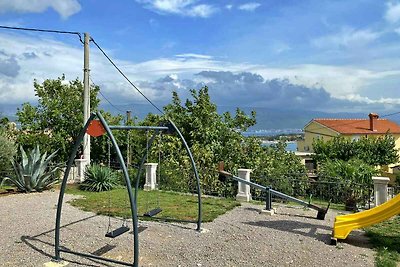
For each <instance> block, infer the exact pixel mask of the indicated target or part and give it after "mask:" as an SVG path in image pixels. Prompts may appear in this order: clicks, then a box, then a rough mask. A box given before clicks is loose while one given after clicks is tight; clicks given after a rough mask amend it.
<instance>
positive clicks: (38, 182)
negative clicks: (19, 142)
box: [2, 146, 60, 193]
mask: <svg viewBox="0 0 400 267" xmlns="http://www.w3.org/2000/svg"><path fill="white" fill-rule="evenodd" d="M20 151H21V162H18V161H17V160H14V161H12V165H13V168H14V172H15V174H14V176H11V177H6V178H4V180H3V182H2V183H4V182H6V181H9V182H11V183H12V184H14V185H15V186H16V187H17V188H18V190H19V191H22V192H26V193H29V192H32V191H37V192H41V191H43V190H46V189H48V188H50V187H51V186H52V185H53V184H55V183H56V182H57V181H58V176H57V175H56V174H57V171H58V170H59V169H60V166H59V165H56V166H52V167H49V163H50V162H51V160H52V159H53V158H54V157H55V155H56V153H57V151H55V152H54V153H52V154H51V155H50V156H48V157H47V152H45V153H44V154H43V155H41V153H40V149H39V146H36V148H34V149H32V150H31V151H30V153H28V154H27V153H26V152H25V150H24V148H23V147H22V146H21V147H20Z"/></svg>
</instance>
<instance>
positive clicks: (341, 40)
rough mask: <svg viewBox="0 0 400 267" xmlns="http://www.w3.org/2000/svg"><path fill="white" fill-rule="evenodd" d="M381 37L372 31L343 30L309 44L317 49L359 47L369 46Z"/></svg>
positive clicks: (378, 33)
mask: <svg viewBox="0 0 400 267" xmlns="http://www.w3.org/2000/svg"><path fill="white" fill-rule="evenodd" d="M380 36H381V33H380V32H374V31H372V30H369V29H366V30H356V29H353V28H348V27H347V28H343V29H342V30H341V31H340V32H338V33H335V34H331V35H326V36H322V37H319V38H317V39H314V40H312V41H311V44H312V45H314V46H315V47H318V48H330V47H334V48H336V47H359V46H363V45H366V44H369V43H371V42H373V41H375V40H376V39H378V38H379V37H380Z"/></svg>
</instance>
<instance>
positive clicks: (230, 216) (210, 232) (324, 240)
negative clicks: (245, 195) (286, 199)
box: [0, 191, 374, 267]
mask: <svg viewBox="0 0 400 267" xmlns="http://www.w3.org/2000/svg"><path fill="white" fill-rule="evenodd" d="M73 197H74V196H70V195H66V196H65V199H66V200H67V201H68V200H70V199H72V198H73ZM57 198H58V192H57V191H55V192H51V191H47V192H44V193H33V194H16V195H10V196H3V197H0V211H1V216H0V231H1V238H0V266H43V264H45V263H47V262H50V260H51V257H52V256H53V254H54V247H53V244H54V222H55V213H56V203H57ZM274 206H275V207H276V208H277V214H275V215H274V216H268V215H265V214H259V213H258V210H257V209H259V208H260V207H261V206H256V205H253V204H243V205H242V206H241V207H238V208H235V209H234V210H232V211H230V212H228V213H227V214H225V215H223V216H220V217H219V218H217V219H216V220H214V222H212V223H205V224H203V227H204V228H205V229H206V230H205V231H203V232H202V233H199V232H197V231H195V230H194V229H195V226H194V225H180V224H166V223H157V222H141V223H140V225H141V226H143V227H147V228H146V229H145V230H143V231H142V232H141V233H140V241H139V242H140V266H321V265H323V266H335V267H337V266H374V252H373V250H372V249H371V248H369V246H368V242H367V239H366V237H365V236H364V235H363V233H362V232H361V231H356V232H353V233H352V235H351V236H350V237H349V238H348V239H347V240H346V242H341V243H339V245H338V246H336V247H335V246H330V245H329V241H330V234H331V231H332V228H331V227H332V225H333V220H334V216H335V215H336V214H335V213H334V212H332V211H330V212H329V213H328V214H327V218H326V219H325V220H324V221H320V220H316V219H314V217H315V215H316V212H315V211H313V210H304V209H302V208H298V207H286V206H283V205H276V204H274ZM62 218H63V220H62V225H63V226H64V227H63V228H62V230H61V245H62V246H65V247H67V248H69V249H72V250H79V251H82V252H86V253H95V254H96V253H97V254H99V253H104V254H102V256H105V257H110V258H114V259H118V260H126V261H131V259H132V255H133V249H132V246H133V245H132V244H133V238H132V235H131V234H124V235H121V236H119V237H118V238H115V239H109V238H105V237H104V234H105V232H106V229H107V224H108V218H107V217H104V216H98V215H95V214H93V213H90V212H84V211H81V210H79V209H77V208H75V207H72V206H70V205H68V204H67V205H64V207H63V217H62ZM112 223H113V225H114V228H116V227H118V226H119V225H120V224H121V222H120V221H117V220H113V221H112ZM62 256H63V257H64V259H65V260H66V261H68V262H69V264H68V266H113V265H104V264H102V263H100V262H98V261H93V260H86V259H83V258H81V257H76V256H74V255H70V254H62Z"/></svg>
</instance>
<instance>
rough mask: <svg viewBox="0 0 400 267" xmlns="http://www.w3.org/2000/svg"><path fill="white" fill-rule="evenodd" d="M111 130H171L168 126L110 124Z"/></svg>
mask: <svg viewBox="0 0 400 267" xmlns="http://www.w3.org/2000/svg"><path fill="white" fill-rule="evenodd" d="M109 127H110V129H111V130H146V131H147V130H159V131H167V130H169V128H168V127H166V126H129V125H110V126H109Z"/></svg>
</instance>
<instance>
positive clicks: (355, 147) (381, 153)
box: [313, 134, 399, 166]
mask: <svg viewBox="0 0 400 267" xmlns="http://www.w3.org/2000/svg"><path fill="white" fill-rule="evenodd" d="M313 148H314V152H315V156H314V159H315V160H316V161H317V162H324V161H326V160H343V161H349V160H351V159H360V160H362V161H363V162H365V163H367V164H369V165H372V166H382V165H388V164H391V163H396V162H398V160H399V158H398V154H397V149H396V144H395V140H394V137H393V136H392V135H390V134H386V135H384V136H382V137H377V138H365V137H364V138H361V139H359V140H350V139H347V138H344V137H343V136H337V137H334V138H333V139H331V140H328V141H324V140H323V139H316V140H314V142H313Z"/></svg>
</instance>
